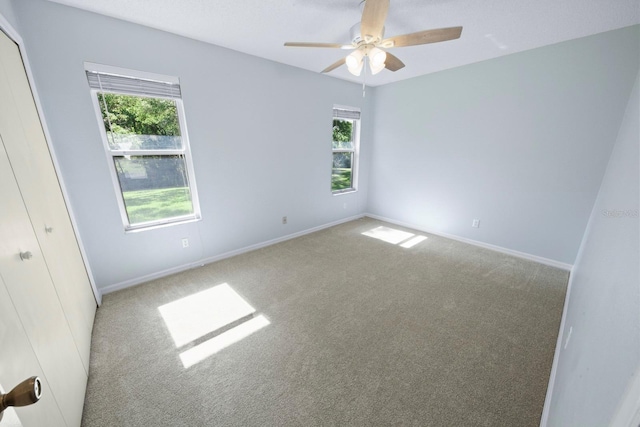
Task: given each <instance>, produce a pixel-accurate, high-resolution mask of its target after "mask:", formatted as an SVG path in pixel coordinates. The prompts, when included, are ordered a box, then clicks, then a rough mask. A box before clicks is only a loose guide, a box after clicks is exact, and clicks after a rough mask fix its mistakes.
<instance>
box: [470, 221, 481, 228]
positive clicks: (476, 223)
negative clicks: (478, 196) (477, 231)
mask: <svg viewBox="0 0 640 427" xmlns="http://www.w3.org/2000/svg"><path fill="white" fill-rule="evenodd" d="M471 226H472V227H473V228H480V220H479V219H474V220H473V223H472V224H471Z"/></svg>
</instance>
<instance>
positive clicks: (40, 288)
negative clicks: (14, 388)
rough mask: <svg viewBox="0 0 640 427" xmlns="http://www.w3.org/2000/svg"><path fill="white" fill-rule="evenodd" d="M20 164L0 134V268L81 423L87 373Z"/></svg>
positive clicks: (52, 382) (60, 393) (69, 421)
mask: <svg viewBox="0 0 640 427" xmlns="http://www.w3.org/2000/svg"><path fill="white" fill-rule="evenodd" d="M14 170H15V169H13V168H12V165H11V163H10V162H9V158H8V157H7V152H6V151H5V145H4V143H3V142H2V134H0V200H1V201H2V203H0V218H2V220H1V221H0V274H2V279H3V281H4V284H5V286H6V289H7V291H8V294H9V297H10V299H11V301H12V303H13V306H14V307H15V311H16V312H17V313H18V317H19V319H20V322H21V323H22V327H23V328H24V331H25V333H26V335H27V337H28V338H29V341H30V344H31V347H32V349H33V353H34V354H35V355H36V358H37V359H38V363H39V365H40V367H41V368H42V372H43V373H44V377H45V378H46V381H47V383H48V385H49V387H50V389H51V392H52V397H54V398H55V400H56V403H57V405H58V407H59V408H60V412H61V413H62V417H63V418H64V420H65V422H66V425H68V426H79V425H80V422H81V419H82V408H83V405H84V395H85V390H86V383H87V376H86V373H85V371H84V369H83V366H82V360H81V358H80V354H79V352H78V349H77V348H76V343H75V342H74V340H73V335H72V334H71V330H70V329H69V324H68V323H67V319H66V317H65V313H64V311H63V309H62V306H61V304H60V299H59V295H58V293H56V289H55V287H54V286H53V282H52V281H51V277H50V276H49V270H48V269H47V265H46V263H45V260H44V257H43V255H42V252H41V251H40V246H39V245H38V240H37V239H36V236H35V234H34V230H33V227H32V225H31V221H30V220H29V214H28V213H27V209H26V207H25V205H24V202H23V199H22V195H21V194H20V190H19V188H18V185H17V180H16V179H15V176H14ZM21 254H22V256H21ZM3 321H4V319H3ZM3 347H4V346H3ZM2 351H3V353H4V352H5V351H6V349H4V348H3V350H2ZM14 357H23V355H22V354H16V355H15V356H14ZM7 387H8V386H7ZM41 425H48V423H47V424H41Z"/></svg>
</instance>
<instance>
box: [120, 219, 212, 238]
mask: <svg viewBox="0 0 640 427" xmlns="http://www.w3.org/2000/svg"><path fill="white" fill-rule="evenodd" d="M201 220H202V217H201V216H200V215H198V216H190V217H188V218H183V219H177V220H173V221H166V222H159V223H152V224H149V225H135V226H130V225H127V226H125V229H124V232H125V233H127V234H128V233H139V232H141V231H148V230H156V229H158V228H165V227H171V226H172V225H180V224H188V223H191V222H198V221H201Z"/></svg>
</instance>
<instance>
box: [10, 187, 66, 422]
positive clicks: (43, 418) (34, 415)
mask: <svg viewBox="0 0 640 427" xmlns="http://www.w3.org/2000/svg"><path fill="white" fill-rule="evenodd" d="M3 185H4V184H3ZM0 343H2V346H0V381H1V383H0V387H2V388H4V390H5V392H8V391H9V390H11V389H12V388H13V387H15V386H16V385H18V384H19V383H20V382H22V381H24V380H26V379H27V378H29V377H32V376H34V375H35V376H38V377H40V379H41V380H42V397H41V398H40V400H39V401H38V402H37V403H36V404H35V405H33V406H29V407H26V408H16V414H17V416H18V418H19V419H20V424H22V426H23V427H28V426H51V427H58V426H60V427H62V426H64V425H65V423H64V420H63V419H62V413H60V409H59V408H58V405H57V404H56V399H55V398H54V396H53V393H52V392H51V388H50V387H49V382H48V381H47V378H46V376H45V375H44V372H42V369H41V368H40V364H39V363H38V359H37V358H36V356H35V354H34V353H33V350H32V348H31V344H30V343H29V339H28V338H27V334H26V333H25V331H24V328H23V327H22V323H21V322H20V317H18V313H17V312H16V309H15V307H14V306H13V303H12V302H11V297H10V296H9V293H8V292H7V288H6V286H5V284H4V281H3V280H2V277H0ZM6 422H8V421H7V420H6V417H5V419H4V420H3V421H1V422H0V425H4V423H6Z"/></svg>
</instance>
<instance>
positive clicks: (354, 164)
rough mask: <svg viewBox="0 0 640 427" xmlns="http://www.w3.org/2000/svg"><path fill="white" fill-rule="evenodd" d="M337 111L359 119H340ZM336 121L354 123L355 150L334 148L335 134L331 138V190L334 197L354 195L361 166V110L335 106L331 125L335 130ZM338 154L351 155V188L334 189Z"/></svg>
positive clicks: (352, 129)
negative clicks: (355, 115) (334, 170)
mask: <svg viewBox="0 0 640 427" xmlns="http://www.w3.org/2000/svg"><path fill="white" fill-rule="evenodd" d="M335 110H343V111H350V112H354V113H357V114H358V118H344V117H338V116H337V115H336V113H335ZM334 120H343V121H351V122H352V123H353V125H352V128H351V139H352V143H353V148H350V149H349V148H333V143H334V141H333V133H332V137H331V171H330V172H331V174H330V178H331V179H330V180H329V188H330V190H331V194H332V195H334V196H338V195H340V194H347V193H353V192H356V191H358V166H359V160H360V159H359V154H360V122H361V120H362V116H361V113H360V109H359V108H355V107H348V106H344V105H334V106H333V111H332V119H331V125H332V129H333V121H334ZM336 153H351V187H349V188H343V189H340V190H334V189H333V157H334V154H336Z"/></svg>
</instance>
